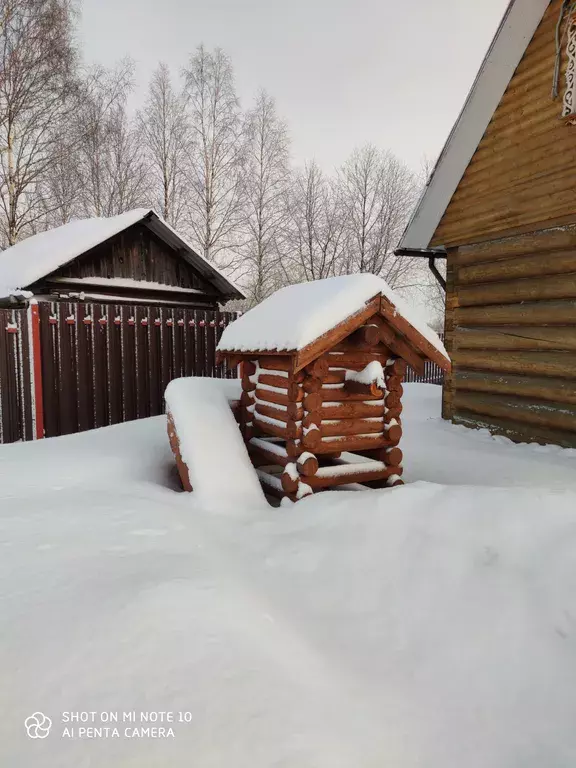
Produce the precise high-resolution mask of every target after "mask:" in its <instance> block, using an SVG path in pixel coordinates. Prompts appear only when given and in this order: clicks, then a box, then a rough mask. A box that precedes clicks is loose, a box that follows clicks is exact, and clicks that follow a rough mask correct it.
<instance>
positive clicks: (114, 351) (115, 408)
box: [104, 304, 123, 424]
mask: <svg viewBox="0 0 576 768" xmlns="http://www.w3.org/2000/svg"><path fill="white" fill-rule="evenodd" d="M104 316H105V317H106V319H107V320H108V323H107V331H106V332H107V335H108V406H109V410H110V424H120V422H121V421H122V417H123V406H122V338H121V337H122V328H121V323H122V319H121V316H120V306H119V305H118V304H109V305H108V306H107V307H106V313H105V315H104ZM117 319H118V320H119V321H120V322H117Z"/></svg>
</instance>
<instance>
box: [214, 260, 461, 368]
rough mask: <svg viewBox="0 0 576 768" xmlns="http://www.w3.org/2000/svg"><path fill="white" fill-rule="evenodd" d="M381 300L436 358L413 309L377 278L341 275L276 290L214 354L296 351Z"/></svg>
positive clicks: (432, 337) (433, 337)
mask: <svg viewBox="0 0 576 768" xmlns="http://www.w3.org/2000/svg"><path fill="white" fill-rule="evenodd" d="M379 295H380V296H384V297H385V298H387V299H388V300H389V301H390V302H391V303H392V304H393V305H394V307H395V308H396V310H397V312H398V313H399V314H400V315H401V316H402V317H403V318H404V319H405V320H407V321H408V322H409V323H410V325H411V326H412V327H413V328H414V329H415V330H417V331H418V332H419V333H420V334H421V335H422V336H423V337H424V338H425V339H426V340H427V341H429V342H430V343H431V344H432V345H433V346H434V347H435V348H436V349H437V350H438V351H439V352H440V353H441V354H442V355H444V356H445V357H446V358H448V354H447V353H446V350H445V349H444V346H443V344H442V342H441V341H440V339H439V338H438V336H437V334H436V333H434V331H433V330H432V329H431V328H429V327H428V325H427V324H426V323H425V322H424V320H423V319H422V318H421V317H420V316H419V313H418V312H417V310H415V309H414V308H413V307H411V306H410V305H408V304H407V303H406V302H405V301H404V300H403V299H401V298H400V297H399V296H397V295H396V294H395V293H394V291H393V290H392V289H391V288H390V286H389V285H388V283H386V282H385V281H384V280H383V279H382V278H381V277H376V275H371V274H360V275H342V276H340V277H330V278H327V279H325V280H315V281H313V282H309V283H298V284H296V285H290V286H288V287H287V288H281V289H280V290H279V291H276V293H274V294H272V296H270V297H269V298H268V299H266V300H265V301H263V302H262V303H261V304H258V305H257V306H256V307H254V308H253V309H251V310H250V311H249V312H247V313H246V314H245V315H242V317H240V318H238V320H235V321H234V322H233V323H231V324H230V325H229V326H227V327H226V329H225V330H224V333H223V334H222V338H221V339H220V343H219V344H218V349H219V350H220V351H227V352H252V351H272V350H276V351H278V352H281V351H284V350H285V351H299V350H301V349H303V348H304V347H306V346H308V344H311V343H312V342H313V341H315V340H316V339H317V338H319V337H320V336H322V335H323V334H325V333H327V332H328V331H329V330H330V329H332V328H334V326H336V325H338V324H339V323H342V322H344V321H345V320H347V319H348V318H349V317H352V315H355V314H356V313H358V312H360V311H361V310H362V309H363V308H364V306H365V304H366V302H368V301H370V299H373V298H374V297H375V296H379Z"/></svg>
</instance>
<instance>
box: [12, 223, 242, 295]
mask: <svg viewBox="0 0 576 768" xmlns="http://www.w3.org/2000/svg"><path fill="white" fill-rule="evenodd" d="M33 297H34V298H37V299H43V300H45V301H52V302H54V301H57V302H58V301H66V302H78V301H91V302H98V303H115V304H119V303H122V304H124V303H135V304H157V305H162V306H180V307H182V306H183V307H194V308H200V309H208V310H209V309H217V308H218V304H219V303H224V302H226V301H227V300H229V299H238V298H240V299H241V298H244V296H243V294H242V293H241V291H239V290H238V288H236V286H235V285H234V284H233V283H231V282H230V280H228V279H227V278H226V277H225V276H224V275H223V274H222V273H221V272H219V271H218V269H216V268H215V267H214V265H213V264H211V263H209V262H207V261H206V259H204V258H203V257H202V256H200V255H199V254H198V253H197V252H196V251H195V250H194V249H193V248H192V247H191V246H190V245H189V244H188V243H187V242H186V240H185V239H184V238H183V237H181V236H180V235H179V234H178V233H177V232H175V231H174V229H172V227H170V226H169V225H168V224H167V223H166V222H165V221H164V220H163V219H161V218H160V217H159V216H157V215H156V213H154V211H152V210H149V209H144V208H139V209H136V210H134V211H128V212H127V213H123V214H121V215H119V216H114V217H112V218H108V219H103V218H96V219H81V220H78V221H71V222H69V223H68V224H64V225H63V226H61V227H57V228H56V229H52V230H49V231H47V232H41V233H40V234H37V235H34V236H32V237H29V238H27V239H26V240H22V241H21V242H19V243H17V244H16V245H13V246H12V247H11V248H8V249H6V250H5V251H3V252H2V253H0V305H4V306H14V305H17V304H18V303H21V302H23V301H25V300H27V299H30V298H33Z"/></svg>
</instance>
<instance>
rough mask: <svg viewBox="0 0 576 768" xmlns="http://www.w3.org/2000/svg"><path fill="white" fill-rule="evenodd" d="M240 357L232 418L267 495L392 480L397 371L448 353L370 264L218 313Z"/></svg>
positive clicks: (397, 467) (222, 351) (225, 343)
mask: <svg viewBox="0 0 576 768" xmlns="http://www.w3.org/2000/svg"><path fill="white" fill-rule="evenodd" d="M218 350H219V355H220V356H221V357H224V358H226V359H227V360H228V363H229V364H232V365H237V364H241V367H242V390H243V391H242V400H241V413H240V426H241V429H242V432H243V436H244V439H245V442H246V445H247V447H248V450H249V453H250V455H251V457H252V460H253V463H254V465H255V466H256V467H257V468H258V474H259V476H260V480H261V482H262V484H263V486H264V489H265V490H266V492H268V493H270V494H271V495H277V496H280V497H282V496H288V497H289V498H291V499H298V498H301V497H302V496H304V495H307V494H309V493H312V492H314V491H317V490H323V489H326V488H331V487H334V486H336V485H342V484H348V483H362V484H366V485H367V486H376V487H380V486H385V485H398V484H400V483H401V482H402V480H401V475H402V471H403V470H402V451H401V450H400V448H399V443H400V438H401V436H402V421H401V412H402V377H403V375H404V372H405V370H406V366H407V365H411V366H413V367H414V368H415V369H416V370H421V369H422V368H423V366H424V363H425V361H427V360H432V361H434V362H435V363H437V364H438V365H439V366H441V367H442V368H443V369H444V370H448V369H449V367H450V362H449V359H448V358H447V356H446V353H445V351H444V348H443V346H442V344H441V342H440V341H439V339H438V337H437V336H436V334H435V333H434V332H433V331H431V330H430V329H429V328H428V327H427V326H426V325H425V324H423V323H421V322H420V321H419V320H417V319H416V318H415V317H414V314H413V311H411V310H410V309H409V308H408V307H406V306H405V305H404V303H403V302H402V301H401V300H400V299H399V298H398V297H397V296H395V295H394V294H393V292H392V291H391V290H390V289H389V287H388V285H387V284H386V283H385V282H384V281H383V280H382V279H380V278H378V277H375V276H374V275H368V274H362V275H349V276H344V277H334V278H330V279H327V280H319V281H315V282H311V283H303V284H299V285H293V286H290V287H288V288H283V289H282V290H280V291H278V292H277V293H275V294H274V295H273V296H271V297H270V298H268V299H267V300H266V301H264V302H263V303H262V304H260V305H258V306H257V307H255V308H254V309H252V310H250V311H249V312H247V313H246V314H245V315H243V316H242V317H240V318H239V319H238V320H236V321H235V322H234V323H232V324H231V325H229V326H228V327H227V328H226V329H225V331H224V333H223V335H222V338H221V340H220V343H219V346H218Z"/></svg>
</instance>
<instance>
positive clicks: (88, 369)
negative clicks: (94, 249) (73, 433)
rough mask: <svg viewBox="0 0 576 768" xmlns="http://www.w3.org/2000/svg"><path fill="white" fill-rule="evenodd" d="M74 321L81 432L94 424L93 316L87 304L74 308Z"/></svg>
mask: <svg viewBox="0 0 576 768" xmlns="http://www.w3.org/2000/svg"><path fill="white" fill-rule="evenodd" d="M87 310H88V311H87ZM76 322H77V326H76V333H77V348H76V353H77V356H78V360H77V364H78V429H79V431H80V432H83V431H84V430H86V429H92V428H93V427H94V426H95V423H94V422H95V415H94V376H93V357H92V348H93V339H92V336H93V329H94V317H93V316H92V313H91V307H90V305H89V304H88V305H85V304H81V303H79V304H78V306H77V310H76ZM99 426H101V425H99Z"/></svg>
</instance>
